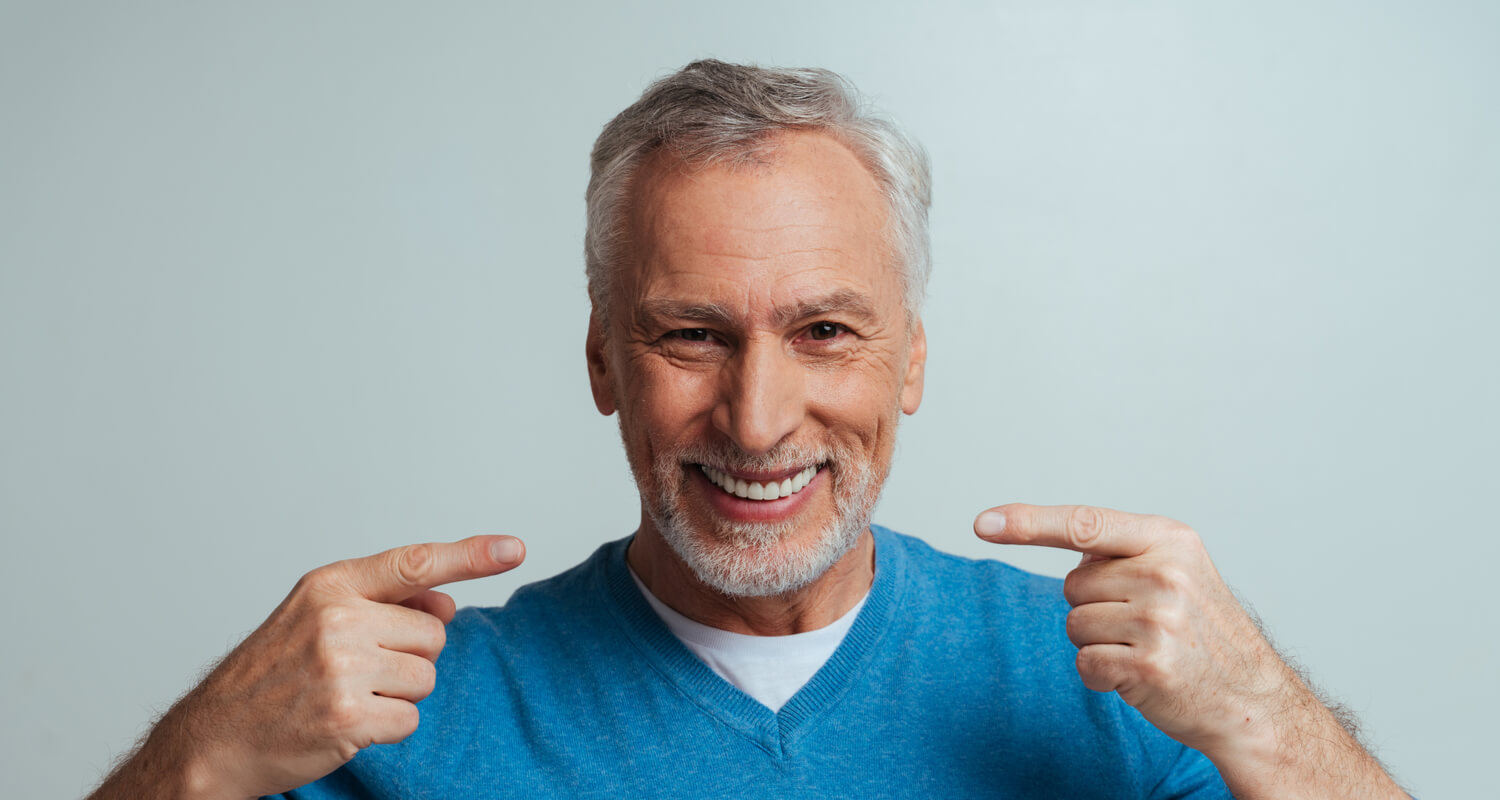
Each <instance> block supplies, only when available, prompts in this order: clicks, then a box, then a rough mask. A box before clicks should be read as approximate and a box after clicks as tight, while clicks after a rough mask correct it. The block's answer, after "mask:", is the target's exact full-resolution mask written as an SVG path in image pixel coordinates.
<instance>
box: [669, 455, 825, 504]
mask: <svg viewBox="0 0 1500 800" xmlns="http://www.w3.org/2000/svg"><path fill="white" fill-rule="evenodd" d="M696 466H697V467H698V469H699V470H700V471H702V473H703V475H704V477H706V478H708V482H709V483H711V484H713V485H714V486H717V487H718V488H719V489H720V490H721V491H722V492H723V493H725V494H728V495H732V496H734V497H738V498H740V499H741V500H754V501H759V502H768V501H772V500H781V499H785V498H788V497H791V496H792V495H795V494H797V493H798V492H801V491H802V490H803V489H805V488H807V485H808V484H809V483H812V481H813V479H814V478H816V477H818V473H819V472H821V471H823V470H824V469H825V468H826V465H824V464H813V465H811V466H808V467H804V468H803V469H801V470H798V471H796V472H789V473H784V474H774V475H752V476H747V477H741V476H736V475H733V474H730V473H728V472H725V471H723V470H720V469H716V468H714V467H710V466H708V465H707V464H698V465H696Z"/></svg>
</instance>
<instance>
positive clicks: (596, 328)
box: [583, 313, 616, 417]
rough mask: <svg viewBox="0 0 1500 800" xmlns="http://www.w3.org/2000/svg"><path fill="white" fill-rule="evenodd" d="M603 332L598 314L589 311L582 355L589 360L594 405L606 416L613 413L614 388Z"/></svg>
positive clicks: (590, 387)
mask: <svg viewBox="0 0 1500 800" xmlns="http://www.w3.org/2000/svg"><path fill="white" fill-rule="evenodd" d="M604 334H605V330H604V324H603V323H602V322H600V320H599V315H598V314H597V313H590V314H589V333H588V336H587V337H585V339H584V342H583V350H584V356H585V357H586V358H587V359H588V362H589V389H590V390H592V391H593V393H594V407H595V408H597V409H599V413H600V414H603V415H604V416H606V417H607V416H609V415H610V414H613V413H615V408H616V406H615V389H614V386H613V385H612V382H611V381H610V375H609V347H608V345H607V344H606V341H605V339H606V337H605V335H604Z"/></svg>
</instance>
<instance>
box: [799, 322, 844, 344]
mask: <svg viewBox="0 0 1500 800" xmlns="http://www.w3.org/2000/svg"><path fill="white" fill-rule="evenodd" d="M845 330H846V328H844V326H843V325H840V324H838V323H836V322H814V323H813V324H812V327H810V328H808V329H807V338H809V339H813V340H816V341H820V342H826V341H828V340H829V339H834V338H837V337H838V335H839V334H840V333H843V332H844V331H845Z"/></svg>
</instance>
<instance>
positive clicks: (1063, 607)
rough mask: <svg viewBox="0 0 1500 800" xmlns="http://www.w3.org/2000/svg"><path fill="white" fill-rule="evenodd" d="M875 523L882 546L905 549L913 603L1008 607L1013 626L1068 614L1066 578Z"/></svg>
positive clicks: (1055, 619)
mask: <svg viewBox="0 0 1500 800" xmlns="http://www.w3.org/2000/svg"><path fill="white" fill-rule="evenodd" d="M871 528H872V530H873V531H874V532H875V535H876V547H877V548H879V547H881V546H886V547H892V548H895V549H898V550H899V551H900V556H899V558H900V560H901V561H902V562H903V563H904V568H905V569H904V572H905V577H904V581H905V583H906V588H907V592H908V596H907V597H906V598H905V600H906V601H907V602H908V603H916V604H929V603H930V604H937V605H939V606H943V607H949V608H965V609H976V608H998V609H1003V610H1004V611H1005V613H1006V615H1007V617H1008V619H1009V623H1010V624H1011V625H1015V624H1017V623H1033V624H1034V623H1042V622H1045V623H1048V624H1051V623H1056V622H1059V621H1060V620H1061V619H1062V618H1064V617H1066V615H1067V613H1068V603H1067V600H1065V599H1064V598H1063V593H1062V586H1063V582H1062V579H1060V578H1053V577H1050V576H1047V575H1038V574H1036V573H1034V572H1028V571H1026V570H1024V569H1020V568H1018V567H1015V566H1012V565H1010V564H1007V563H1005V562H1003V561H999V560H997V559H988V558H983V559H980V558H967V557H965V556H959V555H954V554H952V553H946V552H943V551H941V550H938V549H937V548H935V547H933V546H932V545H930V544H928V543H927V542H926V541H924V540H922V539H919V538H917V537H915V536H908V535H906V534H903V533H897V532H896V531H893V530H891V529H889V528H884V527H881V526H878V525H876V526H871Z"/></svg>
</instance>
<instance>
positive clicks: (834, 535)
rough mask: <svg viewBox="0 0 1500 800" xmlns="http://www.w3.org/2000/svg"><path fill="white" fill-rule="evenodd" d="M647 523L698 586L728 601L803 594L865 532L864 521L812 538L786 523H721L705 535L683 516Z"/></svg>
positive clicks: (843, 523) (840, 523) (836, 524)
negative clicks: (725, 597)
mask: <svg viewBox="0 0 1500 800" xmlns="http://www.w3.org/2000/svg"><path fill="white" fill-rule="evenodd" d="M653 517H655V515H653ZM652 521H653V522H655V523H656V527H657V530H659V531H660V532H661V535H662V538H663V539H665V540H666V542H667V544H668V545H669V546H670V547H671V548H672V550H673V551H674V552H675V553H677V557H678V558H681V559H682V561H683V563H685V564H687V566H688V568H689V569H691V570H692V571H693V574H694V575H695V576H697V578H698V580H700V581H702V582H703V583H704V584H705V585H707V586H708V587H710V588H712V589H713V590H715V591H717V592H719V593H720V594H724V595H727V596H729V597H771V596H775V595H785V594H791V593H793V592H796V591H798V590H800V589H803V588H805V587H807V586H809V585H810V584H812V583H813V582H814V581H816V580H817V579H818V578H821V577H822V576H823V574H824V573H826V572H827V571H828V570H829V569H830V568H831V567H832V566H833V565H834V564H836V563H838V561H839V559H841V558H843V557H844V556H845V555H847V554H848V553H849V551H850V550H852V549H854V546H855V545H856V544H858V543H859V537H860V536H861V535H862V534H863V533H864V532H865V530H866V529H868V528H869V518H868V516H867V515H866V516H863V517H861V518H857V519H842V518H839V519H835V520H834V521H833V522H832V523H830V524H828V525H826V526H825V527H824V528H823V529H822V530H820V531H818V532H816V534H814V535H813V536H811V537H797V536H794V535H792V534H793V532H794V528H795V526H794V525H793V524H792V523H790V522H776V523H759V522H725V523H721V524H720V525H719V526H718V527H719V530H718V531H716V532H715V533H713V534H708V533H705V532H704V531H702V530H701V529H700V528H698V526H695V525H691V524H686V523H685V520H684V519H683V518H682V515H665V518H663V519H653V520H652ZM803 539H805V541H802V540H803Z"/></svg>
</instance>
